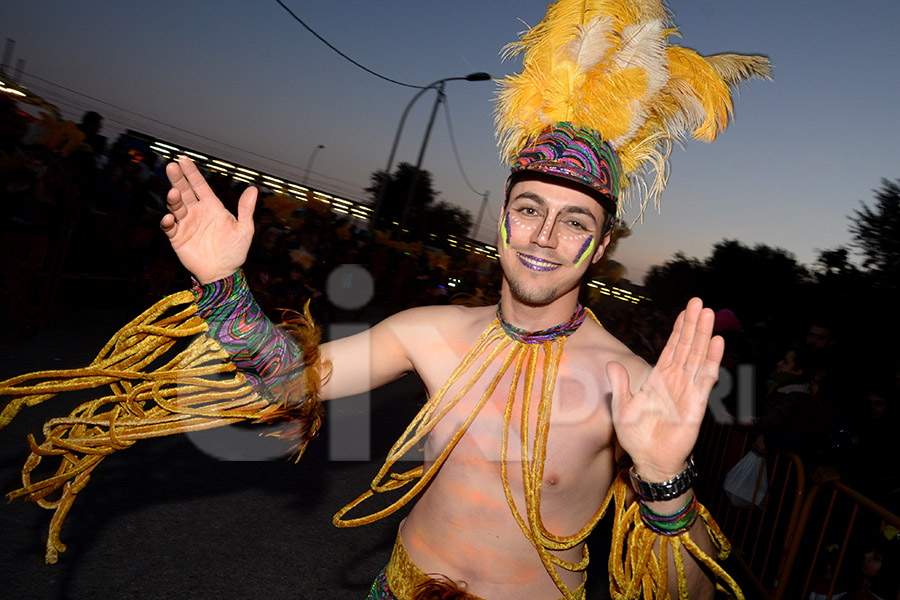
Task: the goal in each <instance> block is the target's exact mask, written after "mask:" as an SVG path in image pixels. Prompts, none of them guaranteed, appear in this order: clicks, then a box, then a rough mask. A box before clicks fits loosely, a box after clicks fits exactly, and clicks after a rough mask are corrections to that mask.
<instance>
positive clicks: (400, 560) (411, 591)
mask: <svg viewBox="0 0 900 600" xmlns="http://www.w3.org/2000/svg"><path fill="white" fill-rule="evenodd" d="M385 574H386V575H387V582H388V587H389V588H391V593H392V594H394V596H396V597H397V598H398V600H413V599H414V598H415V595H416V588H417V587H418V586H419V585H421V584H423V583H425V582H427V581H430V580H431V579H432V578H431V577H430V576H429V575H428V574H427V573H425V572H424V571H422V569H420V568H419V567H417V566H416V564H415V563H414V562H413V561H412V559H411V558H410V557H409V555H408V554H407V553H406V548H404V547H403V541H402V540H401V539H400V532H399V531H397V539H396V540H394V551H393V552H392V553H391V560H390V562H389V563H388V566H387V568H386V569H385ZM572 593H573V594H574V596H573V597H574V598H576V599H578V600H584V598H585V595H584V582H582V583H581V585H580V586H578V588H576V589H574V590H572ZM466 598H468V599H469V600H484V599H483V598H481V597H480V596H474V595H472V594H468V595H467V596H466ZM560 600H563V599H562V598H561V599H560Z"/></svg>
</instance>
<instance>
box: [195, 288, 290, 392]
mask: <svg viewBox="0 0 900 600" xmlns="http://www.w3.org/2000/svg"><path fill="white" fill-rule="evenodd" d="M192 291H193V292H194V296H195V298H196V300H197V306H198V311H197V314H198V315H199V316H200V317H202V318H203V319H204V320H205V321H206V323H207V324H208V325H209V335H210V337H212V338H213V339H215V340H216V341H217V342H219V344H220V345H221V346H222V348H224V349H225V351H226V352H228V354H230V355H231V360H232V362H233V363H234V365H235V366H236V367H237V368H238V369H239V370H240V371H241V372H242V373H243V374H244V376H245V377H246V378H247V380H248V381H249V382H250V384H251V385H252V386H253V388H254V389H255V390H256V392H257V393H259V394H262V395H264V396H266V397H269V398H270V399H272V396H273V390H275V389H277V388H278V387H279V386H280V385H281V384H283V383H284V382H285V379H286V378H288V377H289V376H291V375H292V374H296V373H297V369H296V368H294V367H296V366H297V365H299V364H301V362H302V359H303V354H302V352H301V350H300V347H299V346H298V345H297V344H296V343H295V342H294V340H293V339H292V338H291V336H290V335H287V334H286V333H285V332H284V331H283V330H281V329H279V328H277V327H275V325H274V324H273V323H272V322H271V321H270V320H269V319H268V318H267V317H266V315H265V314H263V312H262V309H261V308H260V307H259V304H257V303H256V300H255V299H254V298H253V294H252V293H251V292H250V287H249V286H248V285H247V280H246V278H245V277H244V272H243V271H241V270H238V271H235V273H234V274H232V275H231V276H230V277H226V278H225V279H220V280H218V281H214V282H212V283H208V284H205V285H202V284H200V283H198V282H197V281H196V280H195V281H194V286H193V290H192Z"/></svg>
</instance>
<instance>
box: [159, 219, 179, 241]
mask: <svg viewBox="0 0 900 600" xmlns="http://www.w3.org/2000/svg"><path fill="white" fill-rule="evenodd" d="M177 226H178V222H177V221H176V220H175V216H174V215H173V214H172V213H168V214H165V215H163V218H162V219H160V221H159V227H160V229H162V230H163V233H165V234H166V237H168V238H169V239H172V238H173V237H175V232H176V229H177Z"/></svg>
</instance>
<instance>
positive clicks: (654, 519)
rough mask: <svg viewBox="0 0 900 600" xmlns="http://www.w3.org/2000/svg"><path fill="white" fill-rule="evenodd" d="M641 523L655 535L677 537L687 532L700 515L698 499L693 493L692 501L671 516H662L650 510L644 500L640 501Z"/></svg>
mask: <svg viewBox="0 0 900 600" xmlns="http://www.w3.org/2000/svg"><path fill="white" fill-rule="evenodd" d="M638 502H639V511H640V514H641V521H643V522H644V525H646V526H647V528H648V529H650V530H651V531H653V532H654V533H658V534H659V535H666V536H676V535H681V534H683V533H685V532H687V531H688V530H689V529H690V528H691V526H693V524H694V521H696V520H697V515H698V514H699V512H698V510H697V497H696V496H695V495H694V493H693V492H691V497H690V499H689V500H688V501H687V502H686V503H685V504H684V506H682V507H681V508H680V509H678V511H677V512H674V513H672V514H671V515H661V514H659V513H657V512H654V511H653V510H651V509H650V507H649V506H647V504H646V503H645V502H644V500H643V498H642V499H640V500H639V501H638Z"/></svg>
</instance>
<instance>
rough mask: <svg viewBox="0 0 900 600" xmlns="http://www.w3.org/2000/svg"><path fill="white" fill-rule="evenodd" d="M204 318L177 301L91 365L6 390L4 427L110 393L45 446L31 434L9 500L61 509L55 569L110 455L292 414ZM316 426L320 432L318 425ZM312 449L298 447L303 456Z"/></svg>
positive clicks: (50, 550) (84, 407)
mask: <svg viewBox="0 0 900 600" xmlns="http://www.w3.org/2000/svg"><path fill="white" fill-rule="evenodd" d="M196 312H197V306H196V304H194V295H193V293H191V292H190V291H184V292H180V293H177V294H173V295H171V296H168V297H166V298H164V299H162V300H160V301H159V302H157V303H156V304H155V305H153V306H152V307H151V308H149V309H148V310H147V311H145V312H144V313H143V314H141V315H140V316H139V317H137V318H136V319H134V320H133V321H131V322H130V323H128V324H127V325H126V326H125V327H123V328H122V329H121V330H119V331H118V332H117V333H116V334H115V335H114V336H113V337H112V339H111V340H110V341H109V342H107V344H106V345H105V346H104V347H103V349H102V350H101V351H100V353H99V354H98V355H97V357H96V358H95V359H94V360H93V361H92V362H91V364H90V365H88V366H87V367H84V368H80V369H67V370H52V371H38V372H35V373H30V374H27V375H20V376H18V377H13V378H11V379H7V380H6V381H2V382H0V397H5V398H11V399H10V400H9V401H8V402H7V404H6V406H5V407H4V408H3V410H2V412H0V428H3V427H5V426H6V425H8V424H9V423H10V421H11V420H12V419H13V417H15V416H16V415H17V414H18V413H19V411H20V410H22V409H23V408H24V407H28V406H35V405H37V404H40V403H42V402H44V401H46V400H49V399H50V398H53V397H54V396H56V395H57V394H61V393H64V392H73V391H77V390H93V389H100V388H103V387H104V386H109V393H106V394H104V395H102V396H100V397H98V398H95V399H93V400H89V401H87V402H84V403H82V404H81V405H79V406H78V407H76V408H75V409H74V410H73V411H72V412H71V413H70V414H69V416H67V417H62V418H54V419H50V420H48V421H47V422H46V423H45V424H44V426H43V432H42V433H43V437H44V440H43V442H41V443H38V442H37V441H36V440H35V438H34V436H33V435H31V434H29V435H28V444H29V446H30V449H31V453H30V455H29V456H28V458H27V460H26V461H25V464H24V466H23V467H22V487H21V488H19V489H17V490H14V491H12V492H10V493H9V494H7V498H8V500H10V501H12V500H14V499H16V498H24V499H25V500H26V501H30V502H35V503H36V504H38V505H39V506H41V507H42V508H46V509H49V510H53V511H54V514H53V518H52V519H51V522H50V530H49V536H48V539H47V545H46V553H45V560H46V562H47V563H55V562H56V561H57V559H58V555H59V553H60V552H64V551H65V549H66V546H65V544H63V543H62V541H61V540H60V530H61V528H62V525H63V521H64V520H65V518H66V515H67V514H68V512H69V509H71V507H72V504H73V502H74V501H75V497H76V496H77V494H78V492H80V491H81V490H82V489H83V488H84V486H85V485H87V483H88V481H89V480H90V476H91V472H92V471H93V470H94V469H95V468H96V467H97V465H99V464H100V462H101V461H102V460H103V458H104V457H106V456H108V455H110V454H112V453H113V452H115V451H116V450H123V449H125V448H128V447H130V446H131V445H132V444H134V443H135V442H136V441H138V440H141V439H146V438H153V437H161V436H166V435H174V434H179V433H186V432H190V431H200V430H204V429H212V428H215V427H221V426H223V425H229V424H232V423H237V422H240V421H263V422H264V421H266V419H267V418H268V419H269V420H270V421H271V420H272V419H271V417H272V415H274V414H276V413H277V412H278V411H279V410H280V409H282V408H283V407H282V406H278V405H272V404H271V403H270V402H269V401H267V400H266V399H264V398H262V397H260V396H258V395H257V394H256V393H255V392H254V391H253V389H252V387H251V386H250V384H249V383H248V382H247V380H246V379H245V378H244V376H243V375H242V374H241V373H239V372H238V371H237V370H236V369H235V366H234V365H233V364H232V363H231V362H230V360H229V355H228V353H227V352H225V350H223V349H222V348H221V346H219V344H218V343H217V342H216V341H215V340H213V339H211V338H210V337H208V336H206V335H203V334H205V333H206V332H207V331H208V327H207V325H206V323H205V321H204V320H203V319H202V318H201V317H199V316H197V315H196ZM307 315H308V312H307ZM308 325H310V326H311V325H312V323H311V321H310V323H308ZM185 345H186V347H184V348H183V349H179V348H180V347H181V346H185ZM316 356H317V355H316ZM311 370H312V371H315V369H311ZM314 379H317V378H315V377H314ZM315 384H317V381H315V382H314V385H313V387H314V388H315ZM289 395H290V394H284V396H285V398H287V397H288V396H289ZM317 407H318V403H317V401H314V402H311V403H310V407H308V408H304V409H303V411H304V414H310V415H316V416H318V417H319V418H320V417H321V415H320V414H319V409H318V408H317ZM294 416H296V414H295V415H294ZM313 428H314V429H315V431H318V424H316V425H314V426H313ZM306 441H307V440H303V441H302V442H301V443H300V444H298V448H297V450H298V452H302V450H303V447H305V442H306ZM51 458H52V459H58V461H59V464H58V466H57V467H56V471H55V473H53V474H52V475H47V476H40V477H37V476H36V475H34V470H35V468H36V467H37V466H38V465H39V464H40V463H41V461H42V460H44V459H48V460H49V459H51ZM56 492H59V494H58V496H57V497H56V498H55V499H50V498H49V497H50V496H51V494H54V493H56Z"/></svg>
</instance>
